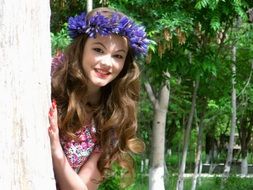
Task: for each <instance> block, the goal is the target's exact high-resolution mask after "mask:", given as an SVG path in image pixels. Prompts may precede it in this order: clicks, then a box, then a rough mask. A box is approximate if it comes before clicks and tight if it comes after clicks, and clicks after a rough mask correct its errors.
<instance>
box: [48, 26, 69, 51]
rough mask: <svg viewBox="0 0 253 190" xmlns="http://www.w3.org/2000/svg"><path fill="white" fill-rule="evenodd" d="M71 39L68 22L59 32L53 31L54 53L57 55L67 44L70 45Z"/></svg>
mask: <svg viewBox="0 0 253 190" xmlns="http://www.w3.org/2000/svg"><path fill="white" fill-rule="evenodd" d="M70 41H71V39H70V37H69V36H68V32H67V24H64V27H63V28H62V29H61V30H60V32H57V33H55V34H54V33H51V44H52V55H55V54H56V53H57V52H59V51H63V49H64V48H65V47H67V45H69V43H70Z"/></svg>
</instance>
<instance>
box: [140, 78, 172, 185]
mask: <svg viewBox="0 0 253 190" xmlns="http://www.w3.org/2000/svg"><path fill="white" fill-rule="evenodd" d="M145 87H146V90H147V92H148V94H149V98H150V100H151V102H152V103H153V106H154V112H155V117H154V122H153V132H152V140H151V141H152V151H151V152H152V155H151V157H152V158H151V167H150V169H149V190H158V189H159V190H165V185H164V170H165V168H164V163H165V162H164V153H165V126H166V115H167V109H168V104H169V95H170V91H169V89H168V87H167V86H166V85H164V86H163V87H162V89H161V92H160V97H159V100H157V99H156V98H155V96H154V93H153V91H152V89H151V86H150V84H149V83H145Z"/></svg>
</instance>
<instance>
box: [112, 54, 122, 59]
mask: <svg viewBox="0 0 253 190" xmlns="http://www.w3.org/2000/svg"><path fill="white" fill-rule="evenodd" d="M114 57H115V58H117V59H123V56H122V55H119V54H116V55H114Z"/></svg>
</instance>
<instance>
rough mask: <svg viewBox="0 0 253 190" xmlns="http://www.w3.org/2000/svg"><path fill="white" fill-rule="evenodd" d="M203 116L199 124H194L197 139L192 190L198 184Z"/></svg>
mask: <svg viewBox="0 0 253 190" xmlns="http://www.w3.org/2000/svg"><path fill="white" fill-rule="evenodd" d="M203 121H204V114H203V115H202V117H201V121H200V124H199V125H198V123H197V122H196V125H197V131H198V138H197V151H196V158H195V168H194V174H193V177H192V188H191V189H192V190H195V189H196V185H197V183H198V175H199V174H200V173H199V171H200V170H201V169H200V167H201V166H200V165H201V152H202V138H203V124H204V122H203Z"/></svg>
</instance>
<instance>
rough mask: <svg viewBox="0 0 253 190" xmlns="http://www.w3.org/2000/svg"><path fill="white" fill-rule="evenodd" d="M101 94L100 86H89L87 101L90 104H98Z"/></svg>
mask: <svg viewBox="0 0 253 190" xmlns="http://www.w3.org/2000/svg"><path fill="white" fill-rule="evenodd" d="M100 96H101V90H100V88H94V87H93V88H91V87H88V93H87V102H88V104H90V105H97V104H98V103H99V100H100Z"/></svg>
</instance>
